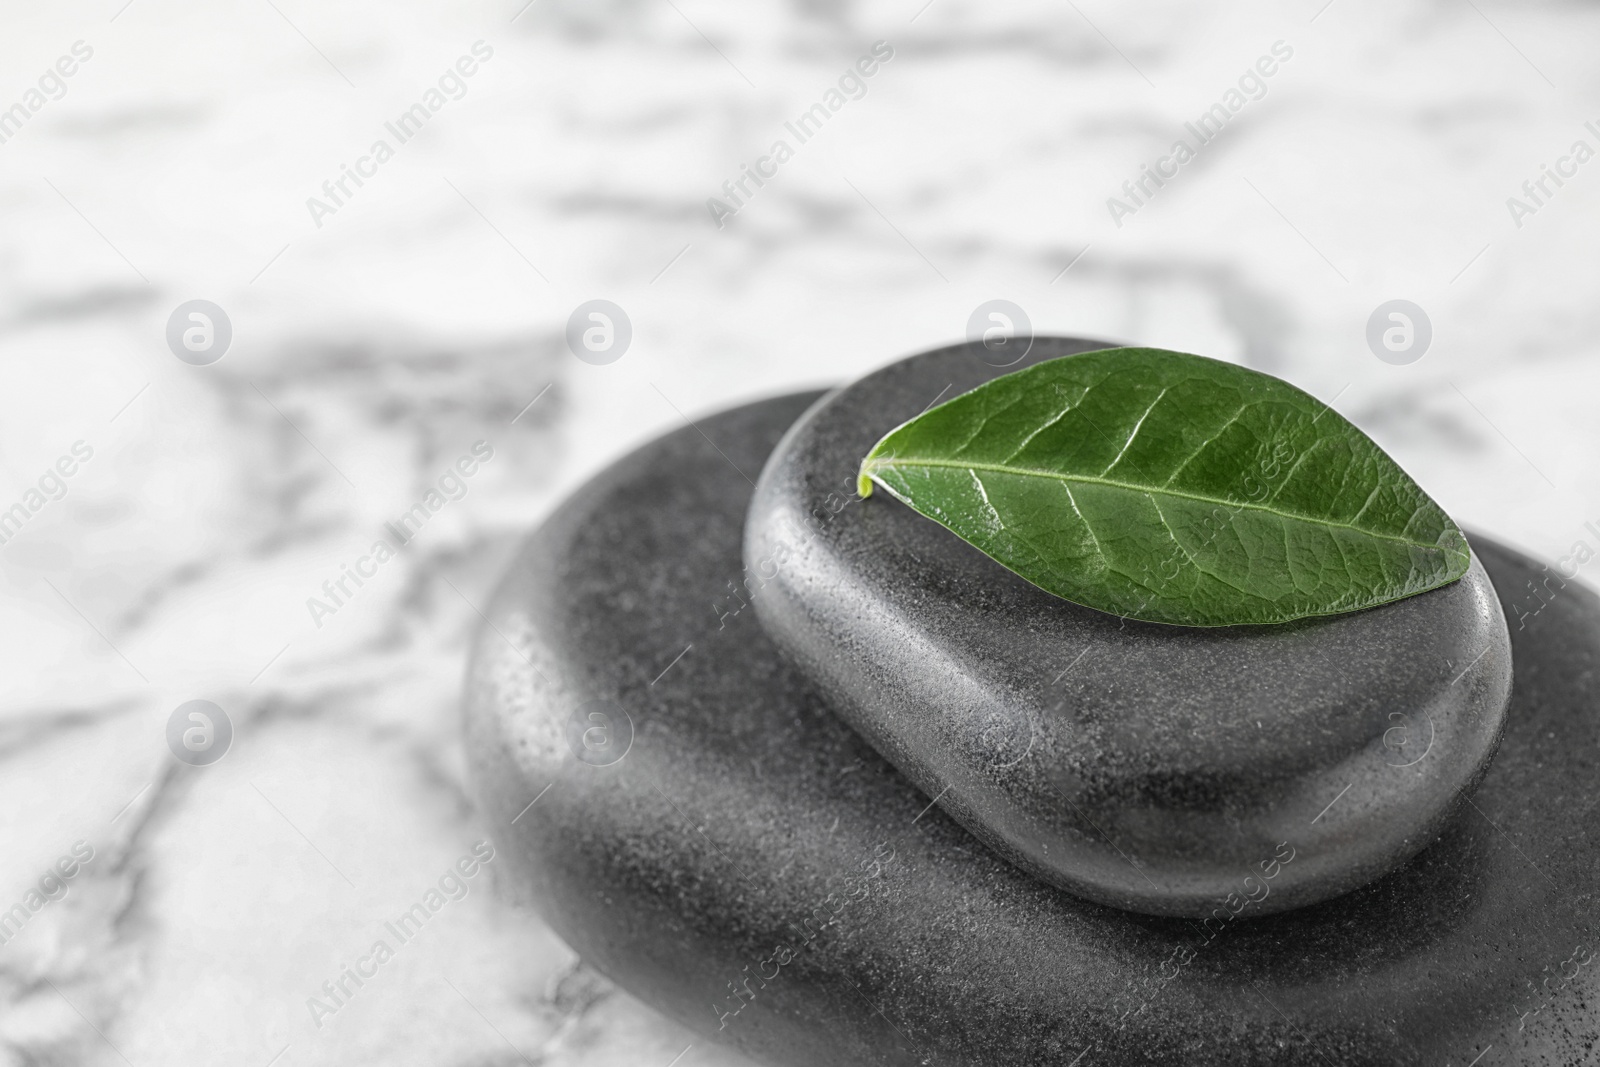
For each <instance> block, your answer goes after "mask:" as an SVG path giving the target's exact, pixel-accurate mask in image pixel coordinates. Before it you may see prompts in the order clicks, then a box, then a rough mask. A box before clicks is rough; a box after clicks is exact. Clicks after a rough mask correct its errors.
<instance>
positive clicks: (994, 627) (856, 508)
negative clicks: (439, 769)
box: [466, 339, 1600, 1067]
mask: <svg viewBox="0 0 1600 1067" xmlns="http://www.w3.org/2000/svg"><path fill="white" fill-rule="evenodd" d="M1100 347H1106V346H1104V345H1100V344H1096V343H1093V342H1088V341H1077V340H1072V339H1038V340H1036V341H1035V342H1034V344H1033V347H1032V349H1031V351H1030V353H1029V356H1028V358H1027V360H1026V362H1027V363H1032V362H1036V361H1038V360H1041V359H1048V358H1053V357H1056V356H1062V355H1067V354H1071V353H1073V352H1078V351H1087V350H1090V349H1093V348H1100ZM986 354H987V353H986V351H985V350H984V349H983V348H982V346H981V345H975V344H974V345H960V346H955V347H952V348H947V349H942V350H938V351H934V352H929V353H924V354H922V355H918V356H914V357H911V358H909V359H906V360H903V361H901V362H899V363H896V364H893V365H891V366H889V367H887V368H885V369H883V370H881V371H878V372H876V373H874V374H872V375H870V376H868V377H866V378H864V379H862V380H861V381H859V382H856V383H855V384H853V385H850V386H848V387H846V388H844V389H841V390H838V391H835V392H832V393H829V394H826V395H818V394H803V395H796V396H788V397H782V398H778V399H774V400H767V401H762V402H759V403H754V404H749V405H746V406H744V407H740V408H736V409H734V410H731V411H727V412H724V413H722V414H720V415H715V416H712V417H709V418H705V419H701V420H699V421H698V423H697V425H696V426H695V427H690V428H685V429H684V430H682V431H680V432H677V433H673V434H670V435H668V436H666V437H663V438H661V439H659V440H657V441H654V442H652V443H651V444H649V445H647V446H645V447H644V448H642V449H640V450H639V451H638V452H635V453H634V454H632V455H630V456H628V457H626V458H624V459H623V460H621V461H620V462H618V463H617V464H616V465H614V466H613V467H611V468H610V469H609V470H607V471H606V472H604V473H603V474H601V475H600V476H599V477H597V478H596V479H594V480H593V481H592V482H590V483H589V484H588V485H586V486H584V487H583V488H582V489H581V490H579V492H578V493H576V494H575V495H574V496H573V497H572V498H571V499H570V500H569V501H567V502H566V503H565V504H564V505H563V506H562V507H560V508H559V509H558V510H557V511H556V512H555V513H554V514H553V515H552V517H551V518H550V519H549V520H548V521H547V522H546V523H545V524H544V525H543V526H542V527H541V528H540V529H539V530H538V531H536V532H535V533H534V534H533V535H532V536H531V537H530V538H529V540H528V541H527V543H526V545H525V546H524V548H523V549H522V551H521V553H520V554H519V556H518V558H517V559H516V561H515V563H514V564H513V566H512V568H511V570H510V572H509V573H508V575H507V576H506V578H505V581H504V584H503V585H502V587H501V589H500V591H499V593H498V595H497V597H496V600H495V602H494V606H493V608H492V609H491V611H490V612H489V617H488V621H487V624H486V625H485V626H484V628H483V629H482V631H481V632H480V634H479V636H478V639H477V642H476V645H475V650H474V654H473V658H472V664H471V667H470V671H469V676H468V684H467V694H466V731H467V742H468V751H469V754H470V756H471V759H472V761H473V765H474V777H475V782H476V788H477V790H478V795H479V799H480V802H481V804H482V807H483V810H484V812H485V814H486V818H487V819H488V822H489V827H490V832H491V833H492V834H493V835H494V837H495V839H496V842H497V843H498V844H499V845H500V846H501V850H502V852H503V853H504V855H505V856H506V862H507V865H508V866H509V867H510V868H511V873H512V888H513V890H514V892H515V893H516V894H517V895H518V896H519V897H520V898H521V899H522V900H523V901H525V902H526V903H528V904H530V905H532V906H533V907H535V908H536V909H537V910H538V912H539V913H540V914H541V915H542V917H543V918H544V919H545V920H546V921H547V922H548V923H550V924H551V925H552V926H553V927H554V928H555V929H556V931H557V932H558V933H559V934H560V935H561V936H562V937H563V938H564V939H566V940H567V942H568V943H569V944H571V945H572V946H573V948H574V949H576V950H577V951H578V952H579V953H580V954H581V955H583V956H584V958H585V959H587V960H588V961H589V962H590V963H591V964H592V965H594V966H595V967H596V968H598V969H599V970H601V971H602V972H604V973H605V974H607V975H609V976H610V977H611V978H612V979H614V980H615V981H617V982H618V983H619V984H621V985H622V986H624V987H625V988H627V989H628V990H630V991H631V992H633V993H634V994H636V995H637V996H639V997H640V998H642V999H643V1000H645V1001H647V1002H649V1003H650V1004H652V1005H654V1006H656V1007H657V1008H658V1009H659V1010H661V1011H662V1012H663V1013H665V1014H667V1015H669V1016H671V1017H673V1018H676V1019H678V1020H680V1021H682V1022H683V1023H685V1024H686V1025H688V1026H690V1027H692V1028H693V1029H695V1030H697V1031H699V1032H701V1033H703V1034H705V1035H707V1036H708V1037H710V1038H712V1039H714V1040H718V1041H722V1042H726V1043H728V1044H730V1045H733V1046H736V1047H738V1048H740V1049H742V1050H744V1051H745V1052H746V1053H748V1054H749V1055H751V1056H752V1057H754V1058H755V1059H757V1060H758V1061H761V1062H765V1063H771V1064H784V1065H791V1064H792V1065H797V1067H798V1065H813V1064H823V1063H826V1064H838V1065H841V1067H844V1065H866V1064H885V1065H888V1064H894V1065H900V1064H905V1065H908V1067H909V1065H924V1064H927V1065H939V1064H950V1065H967V1064H972V1065H977V1064H985V1065H988V1064H1008V1065H1009V1064H1019V1065H1022V1064H1027V1065H1032V1064H1040V1065H1043V1064H1052V1065H1067V1064H1072V1065H1080V1064H1081V1065H1083V1067H1088V1065H1091V1064H1183V1065H1187V1067H1194V1065H1209V1064H1218V1065H1221V1064H1227V1065H1230V1067H1237V1065H1242V1064H1279V1063H1281V1064H1314V1063H1325V1064H1330V1065H1341V1067H1342V1065H1346V1064H1410V1063H1417V1064H1457V1065H1462V1067H1465V1065H1466V1064H1469V1063H1481V1064H1482V1065H1483V1067H1491V1065H1493V1064H1499V1063H1506V1064H1509V1063H1530V1062H1549V1063H1563V1062H1579V1061H1580V1059H1581V1058H1582V1057H1583V1056H1586V1055H1588V1054H1589V1052H1588V1050H1589V1049H1590V1048H1591V1047H1592V1046H1593V1044H1594V1042H1596V1041H1597V1040H1600V1012H1597V1009H1596V1008H1595V1007H1594V1006H1593V1005H1594V1004H1595V994H1596V992H1597V991H1600V980H1597V978H1596V973H1597V972H1600V967H1596V966H1591V964H1592V963H1593V962H1594V956H1593V948H1594V938H1595V935H1594V933H1593V931H1592V930H1591V929H1590V926H1591V921H1590V919H1589V918H1588V907H1587V905H1588V903H1589V901H1590V899H1591V894H1592V893H1593V891H1594V889H1595V887H1596V886H1597V885H1600V868H1597V863H1596V861H1597V859H1600V828H1597V827H1596V826H1594V825H1593V824H1591V823H1590V822H1589V821H1588V820H1586V819H1583V818H1581V817H1576V816H1579V815H1580V814H1581V813H1583V812H1585V811H1586V809H1587V808H1589V807H1590V806H1592V805H1593V804H1594V803H1595V800H1596V797H1597V791H1596V788H1595V784H1594V776H1593V768H1594V767H1595V765H1596V762H1597V757H1600V731H1597V730H1596V729H1595V725H1594V719H1593V715H1594V710H1593V709H1594V707H1595V703H1596V701H1595V698H1596V696H1597V695H1600V675H1597V673H1596V672H1597V669H1600V600H1597V599H1596V598H1595V597H1594V596H1593V595H1592V594H1590V593H1589V592H1587V591H1585V590H1582V589H1580V588H1579V587H1578V586H1577V585H1576V584H1569V585H1568V586H1567V588H1566V589H1565V590H1564V591H1563V595H1562V596H1561V597H1558V598H1557V599H1556V600H1555V601H1554V602H1552V604H1551V605H1550V606H1549V607H1548V609H1547V610H1545V611H1543V612H1541V613H1539V615H1538V616H1537V617H1535V618H1533V619H1530V620H1528V621H1527V623H1526V626H1525V627H1524V628H1522V629H1519V630H1517V631H1515V632H1510V633H1508V631H1507V627H1506V623H1505V616H1504V614H1503V612H1502V608H1501V599H1500V596H1499V595H1498V594H1497V592H1496V590H1497V588H1498V589H1499V590H1501V591H1503V592H1506V593H1508V594H1511V595H1514V594H1515V592H1516V591H1517V590H1519V589H1521V588H1522V586H1523V585H1524V584H1525V582H1526V581H1527V580H1528V579H1529V578H1530V577H1531V576H1532V575H1533V574H1534V573H1535V572H1536V570H1537V565H1536V564H1534V563H1533V562H1531V561H1530V560H1528V559H1527V558H1526V557H1524V556H1522V555H1520V554H1518V553H1516V552H1514V551H1511V550H1509V549H1506V548H1502V547H1500V546H1497V545H1494V544H1492V543H1489V542H1487V541H1485V540H1483V539H1482V538H1474V539H1473V550H1474V556H1475V560H1474V563H1473V566H1472V569H1471V570H1470V571H1469V572H1468V574H1467V575H1466V577H1464V578H1463V579H1462V580H1460V581H1459V582H1456V583H1454V584H1452V585H1449V586H1446V587H1444V588H1442V589H1438V590H1435V591H1433V592H1429V593H1425V594H1422V595H1420V596H1416V597H1412V598H1410V599H1407V600H1402V601H1399V602H1396V603H1393V604H1389V605H1386V606H1384V607H1381V608H1376V609H1372V610H1369V611H1364V612H1358V613H1354V614H1348V615H1342V616H1336V617H1330V618H1323V619H1312V620H1304V621H1302V622H1298V623H1293V624H1289V625H1285V626H1275V627H1240V628H1224V629H1208V630H1199V629H1190V628H1184V627H1172V626H1161V625H1155V624H1145V623H1139V622H1134V621H1131V620H1126V619H1121V618H1118V617H1116V616H1112V615H1106V614H1103V613H1100V612H1097V611H1094V610H1092V609H1089V608H1084V607H1080V606H1078V605H1075V604H1072V603H1069V602H1067V601H1064V600H1061V599H1058V598H1056V597H1053V596H1051V595H1049V594H1047V593H1045V592H1043V591H1042V590H1040V589H1038V588H1036V587H1035V586H1033V585H1031V584H1029V583H1028V582H1026V581H1024V580H1023V579H1022V578H1020V577H1018V576H1017V575H1015V574H1012V573H1010V572H1009V571H1006V570H1005V569H1004V568H1002V567H1000V566H999V565H998V564H996V563H994V562H993V561H992V560H989V559H988V558H987V557H985V556H984V555H983V554H982V553H981V552H979V551H978V550H977V549H975V548H973V547H972V546H970V545H968V544H967V543H965V542H963V541H961V540H960V539H959V538H957V537H955V536H954V535H953V534H951V533H949V532H948V531H946V530H945V529H943V528H942V527H940V526H938V525H937V524H935V523H932V522H930V521H928V520H926V519H924V518H922V517H920V516H918V515H916V514H915V513H913V512H912V511H911V510H910V509H909V508H907V507H905V506H903V505H902V504H900V503H898V502H896V501H894V500H892V499H889V498H888V497H887V496H886V495H884V494H878V495H875V496H874V497H872V498H871V499H868V500H861V499H859V498H858V497H857V496H856V493H855V475H856V468H857V465H858V464H859V462H860V459H861V457H862V456H864V455H865V454H866V453H867V451H868V450H869V449H870V448H871V447H872V445H873V443H874V442H875V441H877V440H878V438H880V437H881V436H882V435H883V434H884V433H885V432H886V431H888V430H889V429H892V428H893V427H894V426H896V425H898V424H899V423H901V422H903V421H905V420H906V419H909V418H912V417H914V416H916V415H917V414H919V413H920V412H921V411H922V410H923V409H925V408H926V407H927V406H928V405H929V404H930V403H931V402H933V401H934V400H935V399H936V398H937V397H941V396H943V397H949V396H953V395H955V394H956V393H959V392H961V391H964V390H967V389H970V388H972V387H974V386H976V385H978V384H980V383H981V382H983V381H985V380H988V379H989V378H992V377H994V376H996V375H997V374H1000V373H1003V372H1004V371H1002V370H1001V369H998V368H995V367H993V366H991V365H989V364H988V363H986V362H985V360H984V358H983V357H984V356H985V355H986ZM1020 365H1021V364H1019V366H1020ZM1009 369H1014V368H1009ZM1513 676H1514V678H1515V681H1514V682H1513ZM536 797H537V798H538V803H537V804H535V805H532V806H530V802H531V801H532V800H533V799H535V798H536Z"/></svg>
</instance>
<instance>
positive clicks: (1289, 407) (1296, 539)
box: [859, 348, 1471, 626]
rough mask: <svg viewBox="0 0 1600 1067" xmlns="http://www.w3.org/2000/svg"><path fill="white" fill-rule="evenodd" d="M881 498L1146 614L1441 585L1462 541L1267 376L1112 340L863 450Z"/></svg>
mask: <svg viewBox="0 0 1600 1067" xmlns="http://www.w3.org/2000/svg"><path fill="white" fill-rule="evenodd" d="M874 483H876V484H877V485H881V486H882V487H883V488H884V489H885V490H887V491H888V492H889V493H891V494H892V495H893V496H895V497H897V498H898V499H900V500H902V501H904V502H905V503H906V504H909V505H910V506H911V507H912V508H914V509H915V510H917V511H918V512H920V513H921V514H923V515H925V516H927V517H928V518H930V519H933V520H934V521H936V522H938V523H940V524H942V525H943V526H945V527H947V528H949V529H950V530H952V531H953V532H955V533H956V534H958V535H959V536H960V537H962V538H963V539H965V540H967V541H969V542H971V543H972V544H973V545H976V546H977V547H978V548H980V549H982V550H983V551H984V552H985V553H987V554H988V555H989V556H990V557H991V558H993V559H995V560H996V561H998V562H999V563H1001V564H1003V565H1004V566H1006V567H1008V568H1009V569H1011V570H1013V571H1015V572H1016V573H1017V574H1020V575H1021V576H1022V577H1024V578H1026V579H1027V580H1028V581H1030V582H1032V583H1033V584H1035V585H1037V586H1039V587H1040V588H1042V589H1045V590H1047V591H1048V592H1051V593H1054V594H1055V595H1057V596H1060V597H1065V598H1066V599H1068V600H1071V601H1075V602H1076V603H1079V604H1085V605H1087V606H1089V607H1092V608H1098V609H1099V610H1101V611H1108V612H1112V613H1115V614H1118V615H1124V616H1128V617H1130V618H1135V619H1142V620H1145V621H1148V622H1163V623H1174V624H1179V625H1185V626H1234V625H1255V624H1269V623H1283V622H1289V621H1291V620H1293V619H1300V618H1305V617H1307V616H1313V615H1334V614H1339V613H1342V612H1347V611H1358V610H1360V609H1362V608H1370V607H1374V606H1376V605H1378V604H1386V603H1388V602H1390V601H1392V600H1399V599H1401V598H1403V597H1408V596H1413V595H1415V594H1417V593H1421V592H1425V591H1427V590H1429V589H1435V588H1438V587H1439V586H1442V585H1448V584H1449V583H1450V582H1453V581H1455V580H1456V579H1457V578H1460V577H1461V576H1462V575H1463V574H1465V573H1466V571H1467V566H1468V563H1469V562H1470V559H1471V557H1470V555H1469V553H1468V549H1467V542H1466V538H1464V537H1463V536H1462V535H1461V531H1460V530H1459V529H1457V527H1456V525H1455V524H1454V523H1453V522H1451V521H1450V517H1449V516H1448V515H1446V514H1445V513H1444V511H1443V510H1442V509H1441V508H1440V507H1439V505H1438V504H1436V503H1434V502H1433V500H1432V499H1431V498H1429V496H1428V495H1427V494H1426V493H1424V492H1423V491H1422V490H1421V488H1419V487H1418V486H1417V484H1416V483H1415V482H1413V481H1412V480H1411V478H1410V477H1409V476H1408V475H1407V474H1406V472H1405V471H1403V470H1401V469H1400V467H1399V465H1398V464H1396V463H1395V462H1394V460H1392V459H1390V458H1389V457H1388V455H1386V454H1385V453H1384V452H1383V450H1382V449H1380V448H1379V447H1378V446H1377V445H1376V444H1374V443H1373V442H1372V440H1371V439H1370V438H1368V437H1367V436H1366V435H1365V434H1363V433H1362V432H1361V431H1360V430H1358V429H1356V428H1355V427H1354V426H1352V425H1351V424H1350V423H1349V422H1347V421H1346V420H1345V419H1344V418H1342V417H1340V415H1339V414H1338V413H1337V412H1335V411H1334V410H1333V409H1331V408H1329V407H1328V406H1327V405H1325V404H1323V403H1322V402H1321V401H1319V400H1317V399H1316V398H1315V397H1313V396H1310V395H1309V394H1307V393H1304V392H1302V391H1300V390H1299V389H1296V388H1295V387H1294V386H1292V385H1289V384H1288V383H1287V382H1283V381H1280V380H1279V379H1277V378H1273V377H1271V376H1269V375H1266V374H1261V373H1259V372H1257V371H1253V370H1248V369H1246V368H1244V367H1238V366H1234V365H1233V364H1230V363H1222V362H1219V361H1217V360H1212V359H1205V358H1203V357H1201V356H1191V355H1187V354H1185V353H1182V352H1168V351H1165V350H1163V349H1159V348H1112V349H1106V350H1104V351H1099V352H1085V353H1082V354H1080V355H1074V356H1065V357H1063V358H1060V359H1053V360H1049V361H1047V362H1044V363H1038V364H1035V365H1034V366H1031V367H1028V368H1026V369H1024V370H1020V371H1016V372H1015V373H1012V374H1007V375H1003V376H1001V377H999V378H995V379H993V380H992V381H989V382H985V383H984V384H983V385H980V386H978V387H977V388H976V389H973V390H972V391H971V392H968V393H964V394H962V395H961V396H958V397H956V398H955V399H953V400H950V401H948V402H946V403H944V404H941V405H939V406H938V407H936V408H933V409H932V410H929V411H926V412H924V413H923V414H921V415H918V416H917V417H916V418H914V419H912V420H911V421H909V422H907V423H904V424H902V425H901V426H899V427H897V428H896V429H894V430H892V431H891V432H890V433H888V434H887V435H886V436H884V438H883V439H882V440H880V441H879V442H878V443H877V444H876V445H875V446H874V447H873V449H872V451H871V452H869V453H868V454H867V457H866V458H865V459H864V460H862V462H861V471H860V476H859V486H860V493H861V495H862V496H864V497H865V496H870V495H871V493H872V486H873V484H874Z"/></svg>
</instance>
